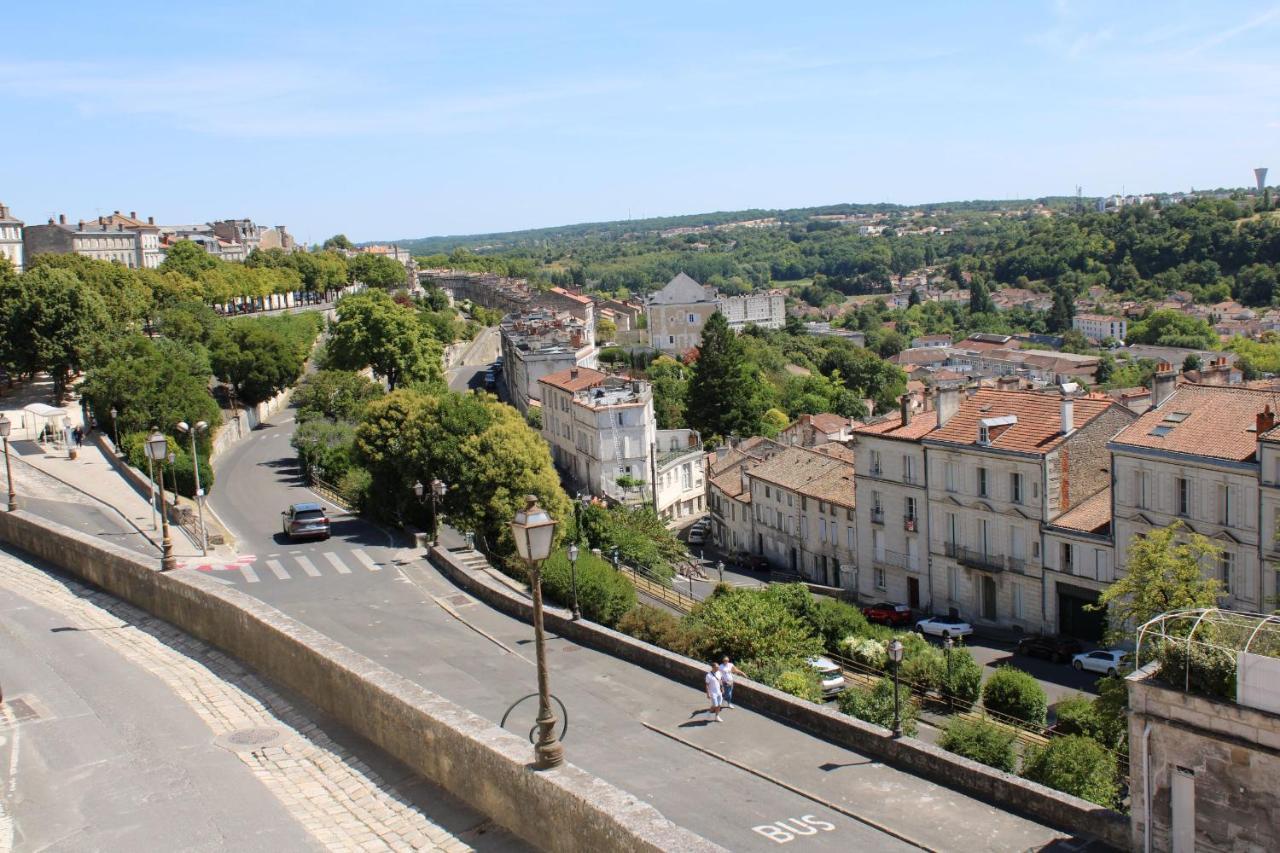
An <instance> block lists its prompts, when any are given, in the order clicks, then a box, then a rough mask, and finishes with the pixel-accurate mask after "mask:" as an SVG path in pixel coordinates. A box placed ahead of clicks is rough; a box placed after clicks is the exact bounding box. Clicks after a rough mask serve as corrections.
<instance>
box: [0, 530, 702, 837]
mask: <svg viewBox="0 0 1280 853" xmlns="http://www.w3.org/2000/svg"><path fill="white" fill-rule="evenodd" d="M0 540H2V541H4V542H7V543H9V544H10V545H13V546H15V547H17V548H20V549H22V550H24V551H27V552H28V553H30V554H32V555H34V556H36V557H38V558H39V559H42V560H45V561H47V562H49V563H52V564H54V565H56V566H59V567H60V568H62V569H65V570H66V571H68V572H70V573H71V574H72V575H74V576H76V577H78V578H80V579H82V580H84V581H87V582H89V583H91V584H93V585H95V586H97V587H100V588H102V589H105V590H106V591H107V592H109V593H111V594H112V595H115V596H116V597H118V598H121V599H123V600H125V601H128V602H130V603H131V604H134V605H136V606H138V607H141V608H142V609H144V610H146V611H148V612H149V613H151V614H153V615H155V616H156V617H158V618H160V619H164V620H165V621H167V622H170V623H171V624H173V625H175V626H177V627H179V628H181V629H182V630H184V631H186V632H188V633H190V634H192V635H193V636H196V637H199V638H200V639H202V640H204V641H206V642H208V643H211V644H212V645H214V646H217V647H219V648H221V649H223V650H224V651H226V652H227V653H229V654H231V655H232V656H234V657H236V658H238V659H240V660H241V661H242V662H244V663H245V664H247V665H249V666H251V667H253V668H255V669H257V670H258V671H259V672H260V673H261V674H262V675H264V676H265V677H267V678H269V679H271V680H273V681H275V682H276V683H277V684H280V685H283V686H285V687H287V688H289V689H291V690H294V691H296V692H297V693H299V694H300V695H302V696H303V697H304V698H306V699H307V700H308V701H309V702H311V703H312V704H313V705H315V706H316V707H317V708H319V709H320V710H322V711H324V712H326V713H328V714H329V715H331V716H332V717H333V718H334V719H336V720H337V721H338V722H340V723H341V724H343V725H345V726H347V727H348V728H350V729H351V730H352V731H353V732H355V733H356V734H358V735H360V736H361V737H363V738H365V739H367V740H369V741H370V742H372V743H373V744H375V745H376V746H378V747H379V748H381V749H383V750H384V751H386V752H387V753H388V754H390V755H392V756H394V757H395V758H397V759H399V760H400V761H401V762H403V763H404V764H405V765H407V766H408V767H410V768H411V769H413V770H414V771H416V772H418V773H421V774H422V775H423V776H425V777H427V778H428V779H430V780H432V781H433V782H435V783H436V784H438V785H440V786H441V787H443V788H445V789H446V790H448V791H450V792H451V793H452V794H454V795H455V796H457V797H459V798H460V799H462V800H463V801H465V802H466V803H468V804H469V805H471V806H472V807H474V808H476V809H477V810H479V811H481V812H483V813H484V814H486V815H488V816H489V817H490V818H492V819H493V820H494V821H495V822H496V823H498V824H501V825H502V826H504V827H506V828H507V829H509V830H511V831H512V832H514V833H516V834H517V835H519V836H521V837H522V838H524V839H525V840H527V841H528V842H530V843H531V844H533V845H535V846H538V847H540V848H543V849H548V850H557V851H561V850H565V851H583V853H587V852H588V851H592V853H594V851H659V850H690V851H707V853H711V851H720V850H721V849H722V848H720V847H718V846H717V845H714V844H712V843H710V842H708V841H706V840H705V839H703V838H701V837H699V836H697V835H695V834H693V833H690V832H688V831H686V830H684V829H682V828H680V827H678V826H676V825H674V824H672V823H671V822H669V821H667V820H666V819H664V818H663V817H662V816H661V815H660V814H659V813H658V812H657V811H656V810H654V809H653V808H652V807H651V806H649V805H647V804H646V803H643V802H641V801H640V800H638V799H636V798H635V797H634V796H632V795H631V794H628V793H626V792H624V791H622V790H620V789H618V788H615V787H613V786H612V785H609V784H608V783H606V782H604V781H602V780H600V779H597V778H596V777H594V776H591V775H590V774H588V773H586V772H584V771H582V770H580V769H578V768H576V767H574V766H572V765H565V766H564V767H562V768H560V769H557V770H555V771H550V772H540V773H539V772H534V771H532V770H531V769H530V768H529V766H528V764H527V762H528V761H529V760H530V759H531V754H532V750H531V747H530V746H529V744H528V742H527V741H525V740H523V739H521V738H519V737H517V736H515V735H513V734H511V733H510V732H507V731H505V730H503V729H500V728H498V727H496V726H495V725H494V724H493V723H490V722H489V721H487V720H484V719H482V718H480V717H478V716H476V715H475V714H472V713H470V712H469V711H466V710H465V709H463V708H460V707H458V706H456V705H454V704H452V703H450V702H448V701H446V700H445V699H443V698H441V697H439V696H437V695H435V694H433V693H431V692H429V691H427V690H426V689H424V688H422V687H420V686H418V685H417V684H414V683H413V682H411V681H409V680H408V679H406V678H403V677H401V676H399V675H396V674H395V673H392V672H390V671H389V670H387V669H385V668H383V667H382V666H379V665H378V664H377V663H375V662H373V661H371V660H369V659H368V658H366V657H364V656H362V655H359V654H356V653H355V652H353V651H351V650H350V649H347V648H346V647H344V646H342V645H341V644H339V643H336V642H334V641H332V640H330V639H329V638H327V637H325V636H324V635H322V634H320V633H318V632H316V631H314V630H312V629H310V628H308V627H306V626H305V625H302V624H301V623H298V622H295V621H294V620H292V619H290V618H288V617H287V616H285V615H284V614H282V613H280V612H279V611H277V610H276V609H274V608H273V607H270V606H268V605H266V604H264V603H262V602H260V601H258V600H257V599H254V598H252V597H251V596H248V595H246V594H244V593H242V592H240V591H238V590H236V589H233V588H230V587H227V586H224V585H222V584H220V583H218V582H216V581H214V580H212V579H210V578H209V577H207V576H206V575H203V574H200V573H198V572H175V573H168V574H161V573H159V572H157V571H154V570H153V569H152V568H151V567H150V566H148V565H146V564H144V563H142V562H140V561H139V559H138V557H137V556H136V555H134V554H133V553H132V552H130V551H127V550H125V549H123V548H119V547H117V546H114V545H112V544H110V543H104V542H101V541H99V540H97V539H94V538H93V537H90V536H86V535H83V534H80V533H78V532H76V531H74V530H71V529H70V528H66V527H62V526H60V525H57V524H53V523H51V522H47V521H44V520H43V519H39V518H37V517H35V516H32V515H30V514H28V513H25V512H23V511H21V510H19V511H15V512H8V513H0Z"/></svg>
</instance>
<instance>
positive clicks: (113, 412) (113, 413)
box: [111, 406, 120, 421]
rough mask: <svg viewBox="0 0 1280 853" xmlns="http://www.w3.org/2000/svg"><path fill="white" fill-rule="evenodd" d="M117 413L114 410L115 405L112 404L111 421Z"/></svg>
mask: <svg viewBox="0 0 1280 853" xmlns="http://www.w3.org/2000/svg"><path fill="white" fill-rule="evenodd" d="M118 414H120V413H119V412H118V411H116V407H115V406H112V407H111V420H113V421H114V420H115V419H116V415H118Z"/></svg>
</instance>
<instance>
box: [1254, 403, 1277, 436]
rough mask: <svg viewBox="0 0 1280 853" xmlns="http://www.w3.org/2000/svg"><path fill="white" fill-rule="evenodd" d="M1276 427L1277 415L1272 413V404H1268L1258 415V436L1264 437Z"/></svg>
mask: <svg viewBox="0 0 1280 853" xmlns="http://www.w3.org/2000/svg"><path fill="white" fill-rule="evenodd" d="M1275 425H1276V413H1275V412H1273V411H1271V404H1270V403H1268V404H1267V406H1266V408H1264V409H1263V410H1262V411H1261V412H1259V413H1258V424H1257V430H1258V435H1262V434H1263V433H1264V432H1266V431H1267V430H1269V429H1271V428H1272V427H1273V426H1275Z"/></svg>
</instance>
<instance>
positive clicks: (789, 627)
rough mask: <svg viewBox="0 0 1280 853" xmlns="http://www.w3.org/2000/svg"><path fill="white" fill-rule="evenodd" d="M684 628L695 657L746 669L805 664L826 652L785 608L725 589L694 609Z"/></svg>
mask: <svg viewBox="0 0 1280 853" xmlns="http://www.w3.org/2000/svg"><path fill="white" fill-rule="evenodd" d="M685 625H686V626H687V628H688V629H689V632H690V635H691V638H692V647H693V649H692V650H693V652H694V655H695V656H696V657H698V658H700V659H702V660H711V659H713V658H714V659H716V660H719V659H720V657H721V656H722V655H729V656H731V657H733V658H734V659H735V660H738V661H742V662H744V663H750V662H755V661H764V660H783V661H804V660H807V659H808V658H811V657H813V656H815V655H817V654H819V653H821V651H822V642H821V641H820V640H819V639H818V638H817V637H815V636H814V635H813V632H812V630H811V629H810V627H809V626H808V625H807V624H805V622H804V621H803V620H801V619H800V618H799V617H797V616H796V615H795V614H794V613H792V612H791V610H789V609H788V608H787V606H786V605H785V604H783V603H782V602H780V601H778V600H776V599H775V598H771V597H770V596H768V595H765V594H763V593H761V592H759V591H756V590H750V589H742V588H732V587H721V588H720V589H718V590H717V591H716V592H715V593H713V594H712V595H711V597H710V598H707V599H706V600H704V601H702V602H700V603H699V604H697V605H695V606H694V608H693V611H692V612H691V613H690V614H689V615H688V616H687V617H686V619H685Z"/></svg>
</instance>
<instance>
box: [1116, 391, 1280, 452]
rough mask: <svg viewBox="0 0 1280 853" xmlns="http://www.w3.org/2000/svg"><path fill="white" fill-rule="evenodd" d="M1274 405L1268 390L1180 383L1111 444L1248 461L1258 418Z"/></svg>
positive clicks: (1253, 448) (1255, 445) (1254, 444)
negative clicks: (1161, 401)
mask: <svg viewBox="0 0 1280 853" xmlns="http://www.w3.org/2000/svg"><path fill="white" fill-rule="evenodd" d="M1275 404H1276V395H1275V393H1274V392H1271V391H1261V390H1257V389H1254V388H1243V387H1240V386H1238V385H1181V386H1179V387H1178V389H1177V390H1176V391H1174V392H1173V394H1171V395H1170V396H1169V399H1167V400H1165V401H1164V403H1163V404H1161V406H1160V408H1158V409H1152V410H1151V411H1149V412H1147V413H1145V414H1143V415H1142V416H1140V417H1139V418H1138V419H1137V420H1136V421H1134V422H1133V423H1132V424H1130V425H1129V426H1128V427H1126V428H1125V429H1124V430H1122V431H1121V432H1120V434H1119V435H1117V436H1116V437H1115V438H1113V439H1112V440H1111V442H1112V444H1115V445H1118V446H1121V447H1144V448H1151V449H1154V450H1163V451H1166V452H1169V453H1185V454H1188V455H1191V456H1204V457H1209V458H1211V459H1228V460H1231V461H1234V462H1251V461H1253V459H1254V456H1255V454H1256V453H1257V449H1258V416H1259V415H1260V414H1262V412H1263V411H1264V410H1265V409H1267V408H1268V407H1271V408H1272V410H1274V408H1275Z"/></svg>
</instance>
